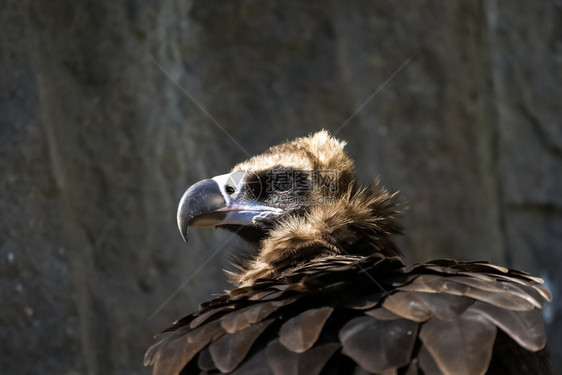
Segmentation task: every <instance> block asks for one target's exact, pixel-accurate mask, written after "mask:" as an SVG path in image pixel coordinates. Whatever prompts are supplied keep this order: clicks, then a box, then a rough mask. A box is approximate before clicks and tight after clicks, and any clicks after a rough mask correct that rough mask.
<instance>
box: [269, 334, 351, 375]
mask: <svg viewBox="0 0 562 375" xmlns="http://www.w3.org/2000/svg"><path fill="white" fill-rule="evenodd" d="M339 347H340V344H338V343H333V342H332V343H326V344H322V345H318V346H315V347H313V348H312V349H310V350H308V351H306V352H304V353H295V352H293V351H291V350H288V349H287V348H286V347H285V346H284V345H283V344H281V342H280V341H279V340H274V341H272V342H271V343H269V345H268V346H267V348H266V350H265V353H266V357H267V362H268V363H269V366H270V368H271V369H272V370H273V373H274V374H275V375H288V374H293V375H299V374H302V375H316V374H319V373H320V371H322V368H323V367H324V365H325V364H326V362H328V360H329V359H330V357H331V356H332V355H333V354H334V352H335V351H336V350H337V349H338V348H339Z"/></svg>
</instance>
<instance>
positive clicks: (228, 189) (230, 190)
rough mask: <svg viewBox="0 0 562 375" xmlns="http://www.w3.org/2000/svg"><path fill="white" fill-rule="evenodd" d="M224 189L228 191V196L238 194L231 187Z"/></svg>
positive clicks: (227, 186)
mask: <svg viewBox="0 0 562 375" xmlns="http://www.w3.org/2000/svg"><path fill="white" fill-rule="evenodd" d="M224 189H225V190H226V194H228V195H232V194H234V193H236V189H235V188H233V187H232V186H230V185H226V187H225V188H224Z"/></svg>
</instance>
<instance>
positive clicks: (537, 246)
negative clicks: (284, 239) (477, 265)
mask: <svg viewBox="0 0 562 375" xmlns="http://www.w3.org/2000/svg"><path fill="white" fill-rule="evenodd" d="M406 4H407V5H405V3H403V2H391V1H380V2H372V1H354V2H346V1H343V0H334V1H330V2H318V1H308V2H296V1H287V2H281V1H257V0H252V1H250V0H246V1H230V2H222V1H200V0H198V1H179V0H175V1H155V0H144V1H142V0H138V1H132V0H131V1H123V2H112V1H72V2H71V1H63V0H52V1H48V2H46V1H45V2H39V1H36V2H32V1H20V0H7V1H3V2H1V3H0V175H1V179H0V228H2V230H1V231H0V285H1V288H0V298H1V300H2V302H3V308H2V309H1V311H0V353H1V355H0V366H1V368H2V369H3V370H2V373H7V374H54V373H56V374H78V373H89V374H98V373H99V374H101V373H106V374H107V373H109V374H141V373H142V374H146V373H148V370H146V369H144V368H143V367H142V355H143V353H144V350H145V349H146V347H147V346H148V345H149V344H150V342H151V340H152V335H153V334H154V333H156V332H158V331H159V330H160V329H162V328H164V327H166V326H167V324H168V323H169V322H171V321H173V320H174V319H176V318H179V317H180V316H182V314H184V313H187V312H188V311H190V310H192V309H194V308H195V307H196V306H197V303H198V302H199V301H202V300H204V299H207V298H208V297H209V295H210V294H211V293H217V292H220V291H221V290H222V289H224V288H225V287H226V284H225V282H224V277H223V275H222V268H225V267H228V261H227V254H228V247H229V245H231V243H230V242H229V241H230V239H231V238H230V235H229V234H225V233H221V232H219V231H213V230H197V231H193V237H192V241H190V244H189V245H188V246H187V247H186V246H185V245H184V244H183V242H182V240H181V238H180V236H179V234H178V233H177V230H176V227H175V225H176V224H175V210H176V204H177V202H178V200H179V197H180V196H181V194H182V192H183V190H184V189H185V188H186V187H187V186H188V185H189V184H191V183H193V182H195V181H197V180H199V179H202V178H205V177H208V176H212V175H216V174H220V173H223V172H224V171H226V170H228V169H229V168H230V167H231V166H232V165H233V164H235V163H236V162H237V161H240V160H242V159H244V158H246V156H247V155H251V154H255V153H258V152H261V151H262V150H264V149H265V148H266V147H267V146H269V145H271V144H275V143H278V142H280V141H282V140H284V139H290V138H293V137H296V136H301V135H305V134H307V133H309V132H312V131H315V130H319V129H322V128H326V129H330V130H332V131H333V132H335V133H337V135H338V136H339V137H341V138H344V139H346V140H347V141H348V144H349V146H348V147H349V149H348V150H349V153H350V154H351V155H352V157H354V158H355V159H356V162H357V170H358V173H359V174H360V175H361V176H362V177H364V179H365V180H366V181H368V180H370V179H372V178H374V176H375V175H380V176H381V178H382V180H383V183H384V184H385V185H386V186H388V187H389V188H391V189H394V190H400V191H401V192H402V196H403V198H404V200H405V201H407V206H408V207H409V208H408V210H406V211H405V213H404V225H405V227H406V235H405V236H404V238H402V239H401V244H402V246H403V248H404V251H405V253H406V256H407V259H408V260H409V261H423V260H427V259H430V258H435V257H455V258H461V259H488V260H491V261H493V262H496V263H500V264H506V265H511V266H514V267H518V268H523V269H526V270H529V271H531V272H533V273H536V274H539V275H541V276H542V277H544V278H545V279H546V280H547V281H548V283H549V286H550V287H551V289H552V291H553V292H554V293H555V298H556V297H557V294H558V293H559V291H560V290H561V289H562V277H561V276H560V272H558V269H559V267H560V265H561V262H562V252H561V246H562V245H561V244H562V215H561V213H562V173H561V171H562V124H561V120H560V118H561V112H562V110H561V107H560V98H561V97H562V89H561V88H560V87H561V86H560V82H561V80H562V73H561V72H562V4H561V3H560V2H559V1H556V0H549V1H542V2H539V1H528V2H509V1H503V0H490V1H463V2H442V1H429V0H428V1H416V2H407V3H406ZM410 58H411V60H410V61H409V63H407V64H406V65H405V66H404V67H403V69H401V70H400V71H399V72H398V73H397V74H395V73H396V72H397V70H399V68H400V67H401V66H402V65H403V64H404V63H405V62H406V61H408V59H410ZM391 77H392V78H391ZM389 78H391V79H390V80H389ZM180 86H181V87H180ZM373 95H374V96H373ZM369 98H371V99H370V100H368V99H369ZM195 102H196V103H197V104H196V103H195ZM202 108H203V109H202ZM208 114H209V115H208ZM342 125H343V126H342ZM225 244H227V245H226V246H225ZM561 308H562V305H561V303H560V302H559V301H558V300H557V299H556V300H555V302H554V303H553V304H551V305H550V306H549V308H548V310H547V321H548V323H549V324H548V330H549V335H550V341H551V345H552V351H553V354H554V357H556V358H562V326H561V325H560V315H561ZM556 365H557V366H558V369H562V366H561V364H560V363H557V364H556ZM560 371H562V370H560Z"/></svg>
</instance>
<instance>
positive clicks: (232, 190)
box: [177, 171, 283, 242]
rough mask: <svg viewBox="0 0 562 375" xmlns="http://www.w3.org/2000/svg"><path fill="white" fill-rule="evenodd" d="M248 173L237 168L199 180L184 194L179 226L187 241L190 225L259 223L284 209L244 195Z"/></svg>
mask: <svg viewBox="0 0 562 375" xmlns="http://www.w3.org/2000/svg"><path fill="white" fill-rule="evenodd" d="M245 177H246V173H245V172H244V171H236V172H233V173H228V174H224V175H220V176H216V177H213V178H212V179H207V180H203V181H199V182H197V183H196V184H194V185H192V186H191V187H190V188H189V189H187V190H186V191H185V193H184V194H183V196H182V198H181V200H180V203H179V206H178V214H177V219H178V227H179V230H180V233H181V235H182V237H183V239H184V241H185V242H187V238H188V232H189V227H190V226H202V227H204V226H220V225H241V226H257V225H259V224H258V220H259V219H264V218H266V217H270V216H272V215H273V216H277V215H280V214H281V213H282V212H283V210H282V209H280V208H276V207H269V206H265V205H263V204H261V203H259V202H257V201H256V200H252V199H248V198H244V197H243V194H242V190H243V187H244V183H245Z"/></svg>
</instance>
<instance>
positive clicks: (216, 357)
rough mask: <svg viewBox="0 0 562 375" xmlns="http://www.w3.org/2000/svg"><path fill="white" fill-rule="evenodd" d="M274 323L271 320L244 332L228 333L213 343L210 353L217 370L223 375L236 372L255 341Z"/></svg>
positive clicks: (257, 324)
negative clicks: (223, 374)
mask: <svg viewBox="0 0 562 375" xmlns="http://www.w3.org/2000/svg"><path fill="white" fill-rule="evenodd" d="M272 322H273V319H269V320H265V321H263V322H260V323H256V324H253V325H251V326H250V327H248V328H246V329H244V330H242V331H238V332H236V333H227V334H225V335H223V336H221V337H220V338H219V339H217V340H216V341H215V342H213V343H212V344H211V345H210V346H209V351H210V352H211V357H212V358H213V362H214V363H215V365H216V366H217V368H218V369H219V370H220V371H221V372H223V373H226V372H231V371H232V370H234V369H235V368H236V367H237V366H238V365H239V364H240V362H242V361H243V360H244V358H245V357H246V354H248V351H249V350H250V348H251V346H252V345H253V344H254V341H255V340H256V339H257V338H258V336H259V335H260V334H261V333H262V332H263V331H264V330H265V329H266V328H267V326H269V325H270V324H271V323H272Z"/></svg>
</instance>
